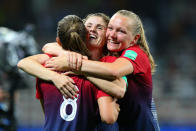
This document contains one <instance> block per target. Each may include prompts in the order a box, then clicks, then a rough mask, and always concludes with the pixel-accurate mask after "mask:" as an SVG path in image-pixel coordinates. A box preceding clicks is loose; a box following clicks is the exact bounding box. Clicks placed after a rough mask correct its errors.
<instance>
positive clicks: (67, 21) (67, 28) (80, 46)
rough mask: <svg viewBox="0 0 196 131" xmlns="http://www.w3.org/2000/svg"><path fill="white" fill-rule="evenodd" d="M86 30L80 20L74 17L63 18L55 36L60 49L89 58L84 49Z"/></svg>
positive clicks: (85, 48)
mask: <svg viewBox="0 0 196 131" xmlns="http://www.w3.org/2000/svg"><path fill="white" fill-rule="evenodd" d="M86 34H87V31H86V28H85V26H84V24H83V21H82V19H81V18H79V17H78V16H76V15H68V16H65V17H64V18H63V19H61V20H60V21H59V22H58V27H57V36H58V37H59V39H60V41H61V44H62V48H63V49H65V50H70V51H74V52H78V53H80V54H82V55H85V56H88V57H89V56H90V53H89V51H88V49H87V47H86V44H85V43H86V37H87V36H86Z"/></svg>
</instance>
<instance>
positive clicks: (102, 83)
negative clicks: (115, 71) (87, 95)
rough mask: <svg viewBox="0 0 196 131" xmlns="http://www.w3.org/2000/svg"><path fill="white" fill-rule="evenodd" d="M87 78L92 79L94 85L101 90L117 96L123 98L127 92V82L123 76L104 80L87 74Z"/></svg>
mask: <svg viewBox="0 0 196 131" xmlns="http://www.w3.org/2000/svg"><path fill="white" fill-rule="evenodd" d="M86 78H87V79H88V80H89V81H91V82H92V83H93V84H94V85H96V86H97V87H98V88H99V89H100V90H102V91H104V92H105V93H107V94H109V95H111V96H113V97H115V98H118V99H120V98H123V96H124V94H125V90H126V82H125V80H124V79H122V78H120V79H116V80H113V81H109V80H104V79H101V78H96V77H92V76H87V77H86Z"/></svg>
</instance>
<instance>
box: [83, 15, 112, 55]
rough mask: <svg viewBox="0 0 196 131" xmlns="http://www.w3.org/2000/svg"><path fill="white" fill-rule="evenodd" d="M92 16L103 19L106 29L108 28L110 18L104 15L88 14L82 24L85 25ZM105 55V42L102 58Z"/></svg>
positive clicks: (106, 52) (106, 53) (106, 50)
mask: <svg viewBox="0 0 196 131" xmlns="http://www.w3.org/2000/svg"><path fill="white" fill-rule="evenodd" d="M93 16H97V17H100V18H102V19H103V21H104V23H105V25H106V27H107V26H108V23H109V21H110V17H109V16H107V15H106V14H104V13H91V14H88V15H87V16H86V17H85V18H84V19H83V22H84V23H85V22H86V21H87V20H88V19H89V18H90V17H93ZM105 55H108V49H107V44H106V41H105V44H104V46H103V56H105Z"/></svg>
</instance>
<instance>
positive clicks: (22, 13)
mask: <svg viewBox="0 0 196 131" xmlns="http://www.w3.org/2000/svg"><path fill="white" fill-rule="evenodd" d="M119 9H127V10H131V11H134V12H135V13H137V14H138V15H139V16H140V17H141V19H142V20H143V23H144V28H145V30H146V34H147V38H148V41H149V44H150V48H151V51H152V54H153V56H154V58H155V61H156V63H157V65H158V66H157V72H156V74H155V75H154V76H153V79H154V92H153V95H154V98H155V102H156V106H157V111H158V118H159V122H160V126H161V131H193V130H196V102H195V101H196V68H195V65H196V1H195V0H0V27H7V28H9V29H11V30H14V31H16V32H20V31H22V30H24V28H25V25H29V24H30V25H31V28H33V29H34V31H33V32H31V35H32V36H34V38H35V40H36V42H37V43H36V46H37V47H38V52H40V51H41V50H40V49H41V47H42V46H43V44H45V43H47V42H52V41H55V37H56V26H57V21H58V20H60V19H61V18H62V17H64V16H66V15H69V14H76V15H78V16H80V17H82V18H84V17H85V16H86V15H87V14H88V13H95V12H103V13H106V14H107V15H109V16H112V14H113V13H115V12H116V11H117V10H119ZM27 32H28V31H27ZM24 41H27V40H26V39H24ZM24 41H23V42H24ZM0 44H2V43H0ZM0 46H1V45H0ZM27 55H28V54H27ZM0 63H1V64H2V63H3V61H2V60H0ZM3 72H4V69H2V68H1V69H0V73H1V74H4V73H3ZM9 75H13V73H11V72H8V73H7V74H6V75H5V74H4V77H3V78H4V79H6V78H7V77H5V76H9ZM3 78H2V77H1V81H0V89H5V90H6V87H9V84H10V83H12V82H11V81H14V80H16V79H12V80H7V81H5V80H4V79H3ZM25 78H26V79H24V78H21V79H18V80H17V82H15V83H20V81H25V82H26V85H22V84H21V85H20V86H28V87H26V88H25V87H22V88H19V89H18V90H16V91H15V93H14V94H15V96H14V100H15V107H14V109H15V110H14V115H15V118H16V125H17V126H16V127H17V130H19V131H31V130H32V131H35V130H41V128H42V126H43V121H44V115H43V113H42V110H41V107H40V105H39V101H37V100H36V99H35V79H34V78H33V77H25ZM0 95H1V94H0ZM5 101H6V102H7V101H9V99H8V100H5ZM5 101H3V100H1V102H0V103H1V104H2V105H4V103H5ZM141 126H142V125H141ZM0 131H1V129H0Z"/></svg>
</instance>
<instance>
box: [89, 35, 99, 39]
mask: <svg viewBox="0 0 196 131" xmlns="http://www.w3.org/2000/svg"><path fill="white" fill-rule="evenodd" d="M89 38H90V39H97V36H96V35H94V34H90V35H89Z"/></svg>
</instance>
